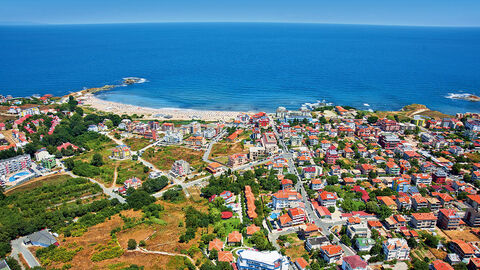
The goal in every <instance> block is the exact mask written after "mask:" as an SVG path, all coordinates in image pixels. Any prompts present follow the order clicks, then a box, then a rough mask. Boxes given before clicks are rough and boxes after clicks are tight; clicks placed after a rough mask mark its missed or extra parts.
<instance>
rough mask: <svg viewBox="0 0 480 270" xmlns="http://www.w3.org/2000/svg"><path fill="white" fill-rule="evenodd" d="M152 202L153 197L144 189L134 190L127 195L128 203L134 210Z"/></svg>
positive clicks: (153, 200)
mask: <svg viewBox="0 0 480 270" xmlns="http://www.w3.org/2000/svg"><path fill="white" fill-rule="evenodd" d="M154 202H155V198H154V197H153V196H151V195H150V194H148V193H147V192H146V191H144V190H135V191H134V192H133V193H131V194H130V195H129V196H128V197H127V203H128V205H129V206H130V207H131V208H133V209H135V210H139V209H141V208H142V207H143V206H146V205H149V204H151V203H154Z"/></svg>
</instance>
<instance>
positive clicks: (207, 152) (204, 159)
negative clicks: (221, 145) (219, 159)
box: [202, 130, 227, 163]
mask: <svg viewBox="0 0 480 270" xmlns="http://www.w3.org/2000/svg"><path fill="white" fill-rule="evenodd" d="M225 135H227V131H225V130H224V131H222V132H221V133H220V134H218V135H217V136H216V137H215V138H213V139H212V141H211V142H210V143H209V144H208V146H207V149H206V150H205V153H203V157H202V159H203V161H205V162H207V163H211V162H212V161H211V160H209V159H208V157H209V156H210V152H211V151H212V148H213V145H214V144H215V143H217V142H219V141H220V140H221V139H222V138H223V137H224V136H225Z"/></svg>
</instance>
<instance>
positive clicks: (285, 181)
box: [280, 178, 293, 189]
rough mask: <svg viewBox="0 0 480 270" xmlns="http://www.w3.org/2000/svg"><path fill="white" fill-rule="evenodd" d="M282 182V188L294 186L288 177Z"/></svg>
mask: <svg viewBox="0 0 480 270" xmlns="http://www.w3.org/2000/svg"><path fill="white" fill-rule="evenodd" d="M280 183H281V184H282V189H291V188H293V181H292V180H290V179H287V178H284V179H282V180H281V181H280Z"/></svg>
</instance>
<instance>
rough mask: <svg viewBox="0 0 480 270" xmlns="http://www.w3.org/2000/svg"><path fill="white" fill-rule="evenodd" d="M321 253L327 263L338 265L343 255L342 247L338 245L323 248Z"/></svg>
mask: <svg viewBox="0 0 480 270" xmlns="http://www.w3.org/2000/svg"><path fill="white" fill-rule="evenodd" d="M320 252H321V254H322V257H323V259H324V260H325V261H326V262H327V263H336V262H337V261H339V260H340V259H341V258H342V255H343V250H342V247H341V246H338V245H326V246H321V247H320Z"/></svg>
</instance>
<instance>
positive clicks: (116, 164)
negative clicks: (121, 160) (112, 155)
mask: <svg viewBox="0 0 480 270" xmlns="http://www.w3.org/2000/svg"><path fill="white" fill-rule="evenodd" d="M117 169H118V161H117V162H115V171H114V172H113V181H112V185H111V186H110V187H111V188H113V187H115V186H116V185H117V178H118V170H117Z"/></svg>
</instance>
